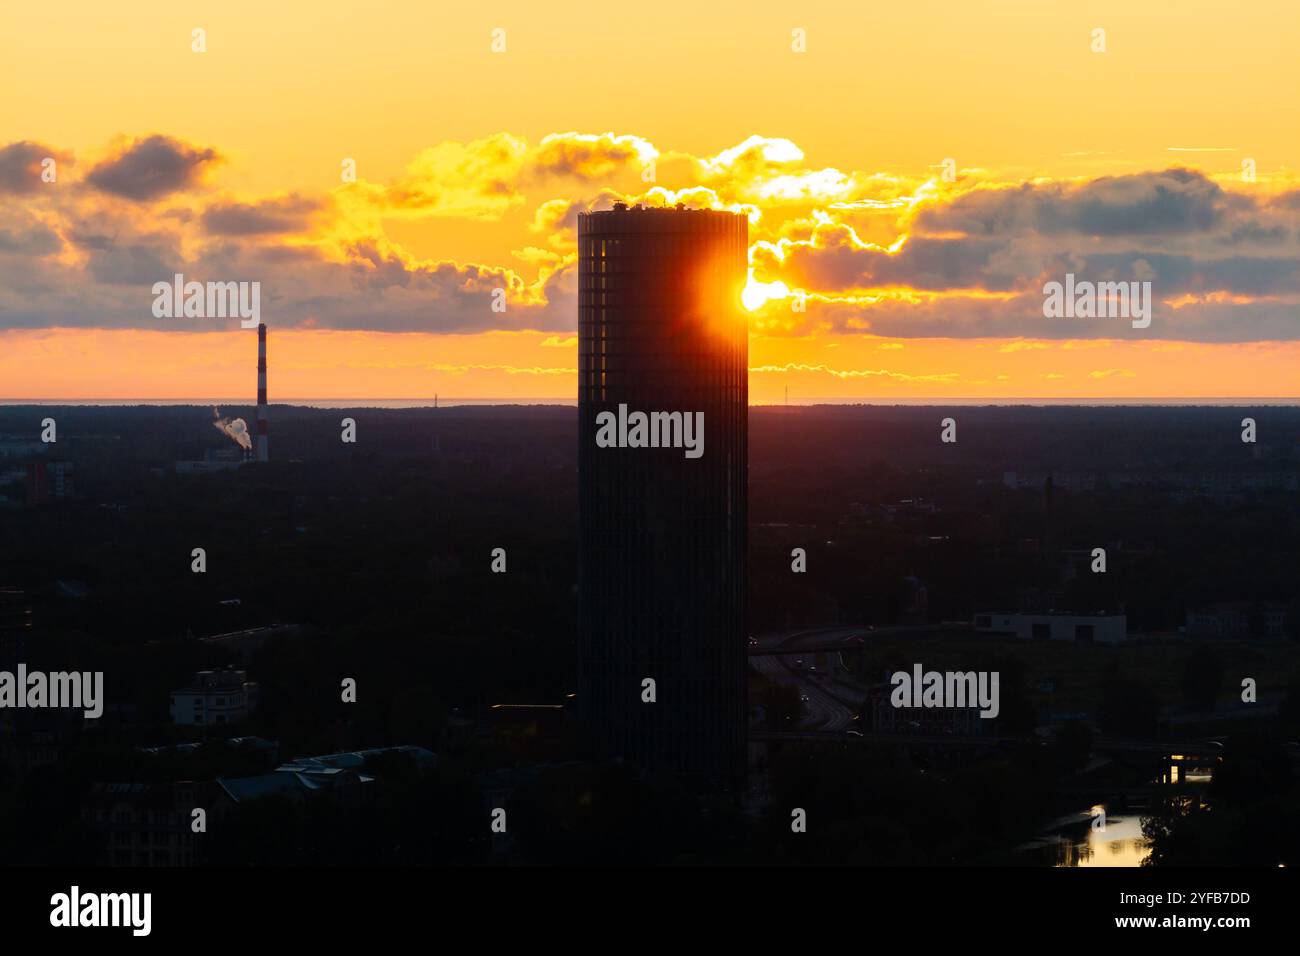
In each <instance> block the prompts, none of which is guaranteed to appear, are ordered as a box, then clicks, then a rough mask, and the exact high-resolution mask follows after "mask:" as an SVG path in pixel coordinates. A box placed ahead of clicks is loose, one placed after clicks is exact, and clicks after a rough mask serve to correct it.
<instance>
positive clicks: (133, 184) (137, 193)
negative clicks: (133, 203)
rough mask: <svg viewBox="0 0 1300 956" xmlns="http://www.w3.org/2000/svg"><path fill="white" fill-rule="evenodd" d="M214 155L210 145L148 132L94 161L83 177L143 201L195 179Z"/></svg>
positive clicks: (117, 193) (164, 193)
mask: <svg viewBox="0 0 1300 956" xmlns="http://www.w3.org/2000/svg"><path fill="white" fill-rule="evenodd" d="M216 159H217V153H216V151H215V150H212V149H196V148H195V147H193V146H190V145H189V144H187V143H183V142H181V141H180V140H177V139H172V138H171V137H170V136H157V135H155V136H150V137H149V138H148V139H143V140H138V141H136V142H134V143H132V144H130V145H129V146H128V147H127V148H126V149H125V150H123V151H122V152H121V153H119V154H118V155H117V156H114V157H113V158H112V159H107V160H105V161H104V162H102V163H100V164H99V165H97V166H96V167H95V168H94V169H92V170H91V171H90V174H89V175H88V176H87V177H86V181H87V182H89V183H90V184H91V185H92V186H94V187H95V188H96V189H99V190H102V191H103V192H106V193H111V194H113V195H115V196H122V197H123V198H126V199H134V200H137V201H145V200H152V199H158V198H160V197H162V196H165V195H167V194H168V193H173V192H176V191H177V190H181V189H186V188H188V187H190V186H193V185H194V184H195V183H197V182H198V181H199V179H200V177H201V176H202V173H203V168H204V166H205V164H207V163H212V162H214V161H215V160H216Z"/></svg>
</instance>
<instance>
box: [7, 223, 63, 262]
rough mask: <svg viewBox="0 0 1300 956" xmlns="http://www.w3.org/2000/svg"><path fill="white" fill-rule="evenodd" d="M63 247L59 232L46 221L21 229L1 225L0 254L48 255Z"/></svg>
mask: <svg viewBox="0 0 1300 956" xmlns="http://www.w3.org/2000/svg"><path fill="white" fill-rule="evenodd" d="M62 248H63V242H62V240H60V239H59V235H58V233H56V232H55V231H54V230H53V229H51V228H50V227H49V226H47V225H45V224H44V223H33V224H32V225H30V226H26V227H24V228H21V229H7V228H4V227H3V226H0V254H8V255H16V256H48V255H52V254H53V253H56V252H58V251H59V250H60V249H62Z"/></svg>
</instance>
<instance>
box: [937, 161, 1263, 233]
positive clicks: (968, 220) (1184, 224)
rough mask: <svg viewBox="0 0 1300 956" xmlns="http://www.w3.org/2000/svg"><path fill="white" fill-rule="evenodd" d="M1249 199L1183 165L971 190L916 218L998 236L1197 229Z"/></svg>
mask: <svg viewBox="0 0 1300 956" xmlns="http://www.w3.org/2000/svg"><path fill="white" fill-rule="evenodd" d="M1250 205H1251V204H1250V202H1249V200H1247V199H1244V198H1242V197H1239V196H1234V195H1232V194H1230V193H1227V192H1225V191H1224V190H1223V189H1222V188H1221V187H1220V186H1219V185H1218V184H1216V183H1214V182H1213V181H1212V180H1210V179H1207V178H1206V177H1205V176H1204V175H1203V174H1201V173H1199V172H1195V171H1193V170H1188V169H1166V170H1163V171H1161V172H1153V173H1138V174H1136V175H1131V176H1106V177H1103V178H1101V179H1094V180H1092V181H1090V182H1087V183H1083V184H1081V185H1066V184H1059V183H1051V184H1036V183H1026V184H1024V185H1021V186H1018V187H1016V188H1013V189H975V190H972V191H971V192H968V193H964V194H963V195H961V196H958V197H957V198H956V199H954V200H953V201H952V202H950V203H946V204H944V205H933V206H928V207H926V208H925V209H924V210H923V211H922V212H921V213H920V215H919V216H918V217H917V220H916V224H917V226H918V227H919V228H920V229H921V230H922V231H925V232H962V233H965V234H967V235H971V236H998V235H1007V234H1012V233H1016V234H1019V233H1024V232H1026V231H1032V232H1037V233H1042V234H1046V235H1055V234H1061V233H1077V234H1082V235H1088V236H1145V235H1161V234H1187V233H1191V232H1203V231H1206V230H1211V229H1214V228H1215V227H1217V226H1218V225H1219V224H1220V223H1222V222H1223V221H1224V220H1225V219H1227V218H1228V217H1230V216H1232V215H1233V214H1234V212H1236V211H1239V210H1244V209H1249V208H1250Z"/></svg>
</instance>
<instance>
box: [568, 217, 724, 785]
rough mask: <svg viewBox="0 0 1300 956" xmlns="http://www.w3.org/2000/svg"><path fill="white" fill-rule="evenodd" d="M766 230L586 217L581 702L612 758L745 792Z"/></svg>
mask: <svg viewBox="0 0 1300 956" xmlns="http://www.w3.org/2000/svg"><path fill="white" fill-rule="evenodd" d="M748 237H749V232H748V222H747V220H746V218H745V217H744V216H743V215H736V214H733V213H727V212H713V211H707V210H684V209H681V208H680V207H679V208H678V209H675V210H674V209H643V208H641V207H636V208H632V209H628V208H626V207H625V206H623V205H622V204H619V205H616V206H615V207H614V209H613V210H611V211H608V212H594V213H587V214H584V215H580V216H579V219H578V255H579V262H578V285H579V292H578V311H579V321H578V330H579V331H578V423H579V443H580V447H579V455H578V463H579V489H580V490H579V494H580V499H581V500H580V523H581V530H580V545H579V547H580V556H579V577H578V580H579V604H580V608H579V628H580V634H579V653H580V680H579V690H578V705H579V709H580V711H581V713H582V715H583V718H584V723H585V725H586V727H587V728H588V730H589V732H590V734H591V736H592V739H593V740H594V742H595V743H596V745H597V747H598V749H599V750H600V751H602V752H603V753H605V754H607V755H609V756H621V757H624V758H626V759H628V760H630V761H633V762H635V763H637V764H640V765H642V766H645V767H647V768H649V769H652V770H659V771H668V772H671V773H674V774H677V775H680V776H682V777H684V778H687V779H688V780H690V781H693V782H695V783H697V784H699V785H703V786H709V787H723V788H726V789H732V790H737V789H739V788H740V786H741V785H742V784H743V781H744V773H745V755H746V714H747V705H746V699H745V669H746V663H747V661H746V653H747V650H746V647H747V638H746V627H745V560H746V542H747V527H746V522H747V508H746V495H747V489H748V468H747V434H748V397H749V387H748V362H747V356H748V337H747V323H746V320H745V316H744V313H743V310H742V307H741V301H740V296H741V292H742V291H743V288H744V285H745V276H746V272H747V264H748V241H749V239H748ZM647 681H653V684H649V683H647ZM651 697H653V701H652V702H651V701H650V698H651Z"/></svg>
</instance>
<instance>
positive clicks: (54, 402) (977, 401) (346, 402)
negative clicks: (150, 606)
mask: <svg viewBox="0 0 1300 956" xmlns="http://www.w3.org/2000/svg"><path fill="white" fill-rule="evenodd" d="M434 402H435V399H434V398H359V397H358V398H302V397H292V398H287V399H283V400H281V401H272V402H270V403H269V404H270V405H272V406H274V405H281V406H284V405H287V406H293V407H300V408H392V409H399V408H408V409H414V408H430V409H432V408H435V407H436V408H456V407H466V406H506V405H522V406H535V407H547V406H552V407H565V408H574V407H577V404H578V400H577V398H576V397H575V398H540V397H535V396H529V397H520V398H504V397H501V398H460V397H455V396H448V397H446V398H443V397H442V396H439V397H438V398H437V399H436V402H437V405H435V404H434ZM256 404H257V403H256V401H249V400H248V398H247V397H244V398H231V397H226V398H0V407H13V406H24V405H31V406H84V407H103V408H114V407H122V406H169V407H186V406H196V407H197V406H205V405H230V406H237V407H239V406H247V407H249V408H253V407H256ZM819 405H821V406H825V405H845V406H851V405H865V406H873V407H888V406H943V405H984V406H1052V405H1061V406H1084V407H1086V406H1110V407H1122V406H1155V407H1158V406H1178V407H1182V406H1201V407H1221V408H1231V407H1236V406H1242V405H1279V406H1293V405H1300V396H1275V395H1274V396H1247V397H1234V396H1228V397H1224V396H1195V397H1190V398H1183V397H1175V398H1162V397H1132V398H1119V397H1114V398H1112V397H1100V398H1072V397H1046V398H1038V397H987V398H984V397H970V396H960V397H952V398H946V397H918V398H883V397H881V398H860V397H849V398H841V397H836V396H813V397H809V398H800V399H793V400H791V401H788V402H781V401H771V402H750V403H749V407H750V408H808V407H815V406H819Z"/></svg>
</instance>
